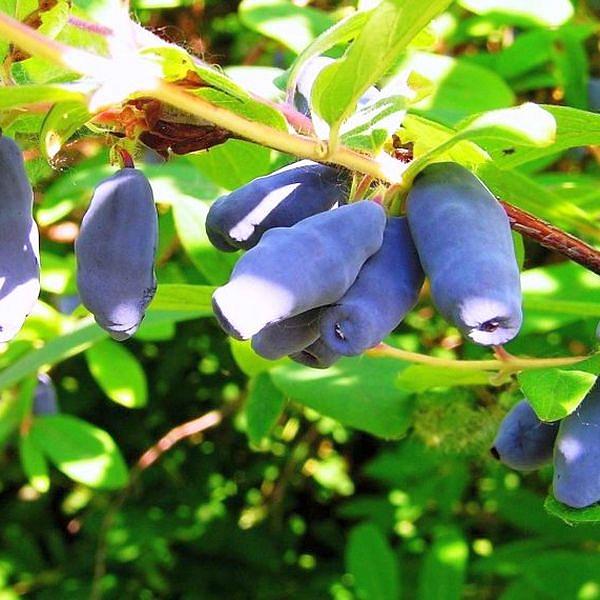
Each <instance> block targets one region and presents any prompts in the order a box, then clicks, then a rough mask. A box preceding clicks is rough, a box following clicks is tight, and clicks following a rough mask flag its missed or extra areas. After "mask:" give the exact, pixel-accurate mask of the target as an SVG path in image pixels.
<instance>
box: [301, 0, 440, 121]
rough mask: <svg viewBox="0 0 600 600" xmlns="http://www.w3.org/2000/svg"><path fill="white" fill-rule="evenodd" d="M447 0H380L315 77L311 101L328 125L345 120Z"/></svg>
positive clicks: (437, 13)
mask: <svg viewBox="0 0 600 600" xmlns="http://www.w3.org/2000/svg"><path fill="white" fill-rule="evenodd" d="M450 3H451V0H431V1H430V2H427V3H426V4H425V5H424V4H423V3H422V2H418V1H416V0H382V2H381V3H380V4H379V5H378V6H377V8H376V9H375V10H374V11H373V12H372V13H371V14H370V16H369V19H368V20H367V22H366V24H365V26H364V27H363V29H362V31H361V32H360V34H359V35H358V37H357V38H356V40H355V41H354V43H353V44H352V45H351V46H350V48H349V49H348V50H347V52H346V53H345V54H344V56H343V57H342V58H341V59H339V60H338V61H336V62H335V63H333V64H332V65H329V66H327V67H325V68H324V69H323V70H322V71H321V73H320V74H319V76H318V77H317V79H316V81H315V85H314V87H313V92H312V105H313V106H314V107H315V110H316V112H317V114H318V115H319V116H320V117H321V118H323V119H324V120H325V121H326V122H327V123H329V125H330V126H331V127H332V129H334V130H335V129H336V128H337V126H338V125H339V123H341V122H342V121H343V120H345V119H346V118H347V117H348V116H349V115H350V114H351V113H352V112H354V109H355V107H356V104H357V102H358V100H359V98H360V97H361V96H362V95H363V94H364V93H365V91H366V90H367V89H368V88H369V86H370V85H371V84H373V83H375V82H376V81H378V80H379V79H380V78H381V76H382V75H384V73H385V72H386V71H387V70H388V69H389V68H390V67H391V66H392V64H393V63H394V61H396V60H397V59H398V56H399V55H400V54H401V52H402V51H403V50H404V49H405V48H406V46H407V45H408V43H409V42H410V41H411V40H412V39H413V38H414V37H415V36H416V35H417V34H418V33H419V32H420V31H421V30H422V29H423V28H424V27H425V26H426V25H427V24H428V23H429V22H430V21H431V20H432V19H433V18H434V17H436V16H438V15H439V14H440V13H441V12H442V11H443V10H445V9H446V8H447V7H448V5H449V4H450Z"/></svg>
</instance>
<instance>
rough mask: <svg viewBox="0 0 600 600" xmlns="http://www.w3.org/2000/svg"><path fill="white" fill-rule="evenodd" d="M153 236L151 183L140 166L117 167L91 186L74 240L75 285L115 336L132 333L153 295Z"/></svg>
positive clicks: (121, 337)
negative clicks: (110, 174)
mask: <svg viewBox="0 0 600 600" xmlns="http://www.w3.org/2000/svg"><path fill="white" fill-rule="evenodd" d="M157 237H158V219H157V214H156V207H155V206H154V198H153V195H152V188H151V187H150V183H149V182H148V180H147V179H146V176H145V175H144V174H143V173H142V172H141V171H138V170H137V169H131V168H125V169H122V170H120V171H118V172H117V173H116V174H115V175H113V176H112V177H109V178H108V179H106V180H105V181H103V182H102V183H101V184H100V185H99V186H98V187H97V188H96V190H95V191H94V195H93V197H92V200H91V202H90V205H89V208H88V210H87V212H86V213H85V216H84V217H83V221H82V223H81V230H80V232H79V236H78V237H77V240H76V241H75V256H76V257H77V287H78V289H79V295H80V296H81V301H82V303H83V305H84V306H85V307H86V308H87V309H88V310H89V311H90V312H91V313H92V314H93V315H94V318H95V319H96V321H97V322H98V324H99V325H100V326H101V327H102V328H103V329H105V330H106V331H108V332H109V333H110V335H111V336H112V337H113V338H114V339H116V340H119V341H121V340H125V339H127V338H129V337H130V336H132V335H133V334H134V333H135V332H136V330H137V328H138V327H139V325H140V323H141V321H142V319H143V318H144V313H145V311H146V308H147V306H148V304H150V301H151V300H152V298H153V297H154V293H155V291H156V278H155V276H154V254H155V249H156V243H157Z"/></svg>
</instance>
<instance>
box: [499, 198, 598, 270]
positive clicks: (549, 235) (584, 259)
mask: <svg viewBox="0 0 600 600" xmlns="http://www.w3.org/2000/svg"><path fill="white" fill-rule="evenodd" d="M502 206H504V210H505V211H506V214H507V215H508V219H509V221H510V226H511V227H512V229H514V230H515V231H518V232H519V233H522V234H523V235H525V236H527V237H528V238H530V239H532V240H534V241H535V242H537V243H538V244H540V246H544V248H549V249H550V250H554V251H555V252H558V253H559V254H562V255H563V256H566V257H567V258H569V259H571V260H572V261H574V262H576V263H578V264H580V265H581V266H583V267H585V268H586V269H589V270H590V271H593V272H594V273H596V274H597V275H600V251H599V250H597V249H596V248H593V247H592V246H590V245H588V244H586V243H585V242H584V241H582V240H580V239H579V238H576V237H575V236H574V235H571V234H570V233H567V232H566V231H563V230H562V229H559V228H558V227H555V226H554V225H551V224H550V223H547V222H546V221H542V219H539V218H538V217H534V216H533V215H531V214H529V213H528V212H525V211H524V210H521V209H520V208H517V207H516V206H513V205H512V204H509V203H508V202H502Z"/></svg>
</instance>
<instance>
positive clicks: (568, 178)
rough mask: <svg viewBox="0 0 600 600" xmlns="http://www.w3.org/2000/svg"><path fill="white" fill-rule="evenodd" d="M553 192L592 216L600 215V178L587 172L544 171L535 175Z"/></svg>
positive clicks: (541, 183)
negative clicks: (599, 181)
mask: <svg viewBox="0 0 600 600" xmlns="http://www.w3.org/2000/svg"><path fill="white" fill-rule="evenodd" d="M533 179H534V181H535V182H536V183H537V184H540V185H543V186H544V187H545V188H547V189H548V190H549V191H550V192H552V194H554V195H558V196H560V197H562V198H564V199H565V200H567V201H568V202H571V203H572V204H575V205H576V206H578V207H579V208H581V209H583V210H585V211H586V212H587V213H588V214H589V215H590V216H591V217H592V218H598V217H600V187H599V186H598V178H597V177H596V176H594V175H591V174H587V173H565V172H543V173H538V174H536V175H534V176H533Z"/></svg>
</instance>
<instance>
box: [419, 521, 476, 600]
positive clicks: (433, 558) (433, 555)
mask: <svg viewBox="0 0 600 600" xmlns="http://www.w3.org/2000/svg"><path fill="white" fill-rule="evenodd" d="M468 559H469V545H468V543H467V540H466V539H465V536H464V535H463V533H462V531H460V530H459V529H457V528H456V527H440V528H438V530H437V531H436V533H435V537H434V540H433V543H432V545H431V546H430V548H429V550H428V552H427V554H426V555H425V559H424V560H423V564H422V567H421V571H420V573H419V594H418V596H417V597H418V598H419V600H429V599H430V598H436V600H460V599H461V598H462V597H463V586H464V582H465V575H466V570H467V562H468Z"/></svg>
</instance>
